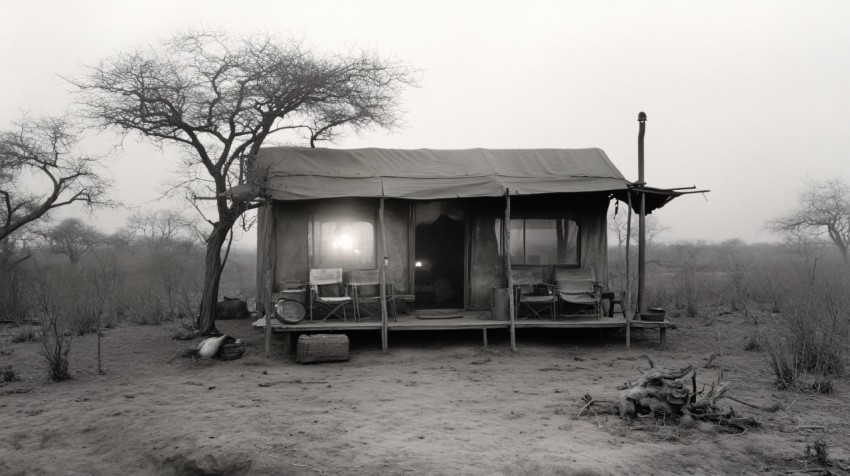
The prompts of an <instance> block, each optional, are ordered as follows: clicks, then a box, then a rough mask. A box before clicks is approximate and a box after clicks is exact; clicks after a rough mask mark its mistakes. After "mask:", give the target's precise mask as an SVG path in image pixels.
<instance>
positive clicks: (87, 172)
mask: <svg viewBox="0 0 850 476" xmlns="http://www.w3.org/2000/svg"><path fill="white" fill-rule="evenodd" d="M80 132H81V131H80V129H79V128H78V127H77V125H76V124H75V123H74V121H73V120H72V119H70V118H69V117H67V116H65V117H44V118H40V119H30V118H27V117H25V118H24V119H21V120H20V121H18V122H16V123H15V124H14V126H13V128H12V129H10V130H5V131H0V200H2V205H0V240H4V239H6V237H8V236H9V235H11V234H12V233H15V232H16V231H19V230H21V228H23V227H25V226H26V225H28V224H31V223H33V222H35V221H37V220H39V219H42V218H44V217H45V215H46V214H47V213H48V212H49V211H50V210H53V209H56V208H59V207H64V206H66V205H70V204H72V203H75V202H76V203H82V204H84V205H86V206H87V207H89V208H91V207H94V206H98V205H105V204H107V203H108V200H107V199H106V188H107V186H108V185H109V182H108V181H107V180H106V179H105V178H104V176H103V175H102V174H101V173H100V172H99V171H98V166H99V164H98V160H99V159H98V158H96V157H92V156H90V155H87V154H85V153H83V152H82V151H81V150H80V149H79V147H78V142H79V139H80V137H81V136H80ZM27 185H29V187H28V186H27ZM30 188H32V189H34V190H36V191H33V190H31V189H30Z"/></svg>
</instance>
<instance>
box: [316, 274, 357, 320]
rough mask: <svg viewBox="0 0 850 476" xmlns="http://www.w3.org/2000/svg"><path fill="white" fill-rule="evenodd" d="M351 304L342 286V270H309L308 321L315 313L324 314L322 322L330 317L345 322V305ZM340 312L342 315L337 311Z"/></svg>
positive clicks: (346, 290) (346, 291) (350, 299)
mask: <svg viewBox="0 0 850 476" xmlns="http://www.w3.org/2000/svg"><path fill="white" fill-rule="evenodd" d="M352 302H353V299H352V298H351V297H350V296H349V295H348V289H346V288H345V287H344V286H343V285H342V268H329V269H311V270H310V320H311V321H312V320H313V318H314V314H315V313H316V312H324V313H325V314H324V317H322V321H321V322H324V321H325V320H326V319H327V318H329V317H331V316H336V317H341V318H342V320H343V321H345V320H346V314H345V305H346V304H350V303H352ZM340 309H341V310H342V315H340V313H339V311H340Z"/></svg>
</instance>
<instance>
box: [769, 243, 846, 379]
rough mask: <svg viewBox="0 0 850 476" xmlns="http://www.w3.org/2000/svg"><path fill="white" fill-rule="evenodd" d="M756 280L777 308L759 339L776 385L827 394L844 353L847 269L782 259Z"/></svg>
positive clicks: (820, 262)
mask: <svg viewBox="0 0 850 476" xmlns="http://www.w3.org/2000/svg"><path fill="white" fill-rule="evenodd" d="M762 280H763V283H762V285H761V287H762V289H765V290H766V291H767V293H766V294H767V295H768V296H769V297H768V298H769V299H770V302H771V306H773V307H776V309H777V310H778V311H779V313H778V314H776V315H775V316H774V317H773V319H772V321H773V322H771V326H770V328H769V329H766V330H765V331H764V334H763V335H762V339H761V340H760V342H761V344H762V347H763V348H764V350H765V356H766V358H767V360H768V363H769V364H770V366H771V369H772V370H773V372H774V375H775V376H776V383H777V386H779V387H780V388H789V389H794V390H813V391H816V392H819V393H828V392H830V391H831V390H832V380H831V379H832V378H833V377H836V376H840V375H843V374H844V372H845V370H846V367H847V359H848V356H850V345H848V338H850V270H848V268H847V267H846V266H845V265H843V264H842V263H840V262H830V261H825V260H820V259H815V260H797V261H785V262H782V263H777V264H776V265H775V266H773V267H772V268H771V269H769V270H766V272H765V274H763V275H762Z"/></svg>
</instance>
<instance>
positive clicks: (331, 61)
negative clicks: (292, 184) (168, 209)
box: [70, 31, 417, 334]
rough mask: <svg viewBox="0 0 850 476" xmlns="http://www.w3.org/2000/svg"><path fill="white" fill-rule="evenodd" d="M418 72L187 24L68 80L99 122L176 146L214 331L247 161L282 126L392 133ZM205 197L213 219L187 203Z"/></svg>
mask: <svg viewBox="0 0 850 476" xmlns="http://www.w3.org/2000/svg"><path fill="white" fill-rule="evenodd" d="M416 76H417V73H416V71H414V70H412V69H411V68H410V67H408V66H404V65H401V64H399V63H396V62H392V61H388V60H385V59H383V58H380V57H378V56H377V55H376V54H374V53H372V52H365V53H360V54H341V55H327V56H322V55H319V54H316V53H314V52H312V51H310V50H309V49H307V48H306V47H305V46H304V45H302V44H301V43H299V42H295V41H281V40H279V39H277V38H275V37H272V36H269V35H261V36H250V37H242V38H236V39H234V38H230V37H228V36H226V35H225V34H222V33H218V32H209V31H190V32H187V33H182V34H177V35H175V36H173V37H172V38H170V39H168V40H166V41H164V42H162V43H160V44H157V45H154V46H151V47H148V48H144V49H133V50H129V51H125V52H122V53H118V54H117V55H114V56H112V57H109V58H106V59H104V60H102V61H101V62H100V63H98V64H96V65H94V66H92V67H90V68H89V69H88V71H87V73H86V74H85V75H84V76H82V77H80V78H76V79H71V80H70V81H71V82H72V84H74V85H75V86H76V87H77V88H78V90H79V93H80V95H79V97H80V103H81V104H82V106H83V107H84V109H85V110H86V111H87V114H88V116H89V117H90V118H92V119H94V120H96V121H98V123H99V124H100V125H101V126H102V127H113V128H117V129H118V130H119V131H120V132H121V133H123V134H125V135H127V134H131V133H138V134H140V135H142V136H143V137H146V138H148V139H150V140H152V141H154V142H155V143H157V144H160V145H164V144H176V145H179V146H181V147H182V148H183V150H184V154H183V156H182V157H183V160H182V163H181V165H182V170H183V171H184V172H185V177H184V180H183V181H182V182H181V183H179V184H178V185H179V187H177V188H179V189H182V190H185V191H186V192H187V196H188V197H189V198H190V199H192V200H193V201H192V204H193V205H194V206H195V208H196V209H197V210H198V212H200V213H201V215H202V216H203V217H204V219H205V221H206V222H207V223H208V224H209V225H210V227H211V229H210V231H209V232H207V233H206V236H205V241H206V245H207V248H206V259H205V276H204V291H203V295H202V298H201V304H200V311H199V314H198V321H197V325H198V327H199V329H200V330H201V331H202V332H203V333H204V334H216V333H217V330H216V329H215V305H216V301H217V299H218V287H219V282H220V280H221V273H222V269H223V263H222V256H221V251H222V247H223V245H224V243H225V241H227V239H228V236H229V235H230V233H231V231H232V229H233V227H234V225H235V224H236V223H237V220H239V218H240V217H241V216H243V214H244V213H245V211H247V210H249V209H252V208H255V207H256V206H258V203H257V202H249V201H245V200H230V199H229V198H228V197H227V196H226V193H225V192H226V191H227V190H228V188H230V187H232V186H234V185H237V184H239V183H242V179H243V177H244V176H245V160H246V159H248V158H250V157H252V156H254V155H255V154H256V153H257V152H258V151H259V149H260V147H261V146H262V145H263V144H264V143H265V141H266V140H267V139H268V138H269V137H270V136H271V135H273V134H275V133H278V132H281V131H286V130H289V131H290V132H298V131H302V132H303V131H305V130H306V131H308V132H309V138H310V142H311V143H312V144H315V142H316V141H317V140H323V139H332V138H333V136H334V133H335V132H336V131H338V129H339V128H340V127H342V126H345V125H350V126H352V127H353V128H354V129H355V130H361V129H363V128H366V127H370V126H377V127H382V128H391V127H393V126H394V125H395V124H396V121H397V117H398V113H399V107H398V97H399V94H400V92H401V90H402V89H403V88H404V87H406V86H410V85H414V84H415V82H416V79H417V78H416ZM205 195H206V196H211V197H212V198H213V199H214V211H213V212H212V214H211V216H210V217H207V216H206V214H205V213H203V210H202V208H204V207H202V206H199V205H198V204H197V202H195V201H194V199H196V198H198V197H201V196H205Z"/></svg>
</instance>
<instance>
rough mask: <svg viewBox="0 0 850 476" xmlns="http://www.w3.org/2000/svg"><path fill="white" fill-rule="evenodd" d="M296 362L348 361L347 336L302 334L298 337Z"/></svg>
mask: <svg viewBox="0 0 850 476" xmlns="http://www.w3.org/2000/svg"><path fill="white" fill-rule="evenodd" d="M295 360H296V362H298V363H299V364H310V363H315V362H340V361H344V360H348V336H347V335H345V334H314V335H311V336H308V335H304V334H302V335H301V336H299V337H298V348H297V351H296V358H295Z"/></svg>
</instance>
